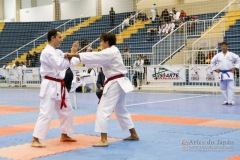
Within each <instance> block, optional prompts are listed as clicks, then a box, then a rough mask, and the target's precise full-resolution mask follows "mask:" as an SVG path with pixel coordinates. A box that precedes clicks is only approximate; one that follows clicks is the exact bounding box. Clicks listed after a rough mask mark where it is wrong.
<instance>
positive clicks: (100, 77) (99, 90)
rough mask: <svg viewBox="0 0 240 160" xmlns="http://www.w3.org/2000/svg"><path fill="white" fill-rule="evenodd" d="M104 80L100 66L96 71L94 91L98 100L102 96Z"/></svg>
mask: <svg viewBox="0 0 240 160" xmlns="http://www.w3.org/2000/svg"><path fill="white" fill-rule="evenodd" d="M104 81H105V75H104V74H103V71H102V68H100V71H99V72H98V78H97V91H96V95H97V97H98V99H99V100H100V99H101V97H102V93H103V85H104Z"/></svg>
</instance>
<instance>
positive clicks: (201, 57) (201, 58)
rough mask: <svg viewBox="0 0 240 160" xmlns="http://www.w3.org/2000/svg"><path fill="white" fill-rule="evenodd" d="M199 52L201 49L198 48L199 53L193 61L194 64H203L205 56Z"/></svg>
mask: <svg viewBox="0 0 240 160" xmlns="http://www.w3.org/2000/svg"><path fill="white" fill-rule="evenodd" d="M201 50H202V48H199V51H198V54H197V57H196V60H195V64H205V55H204V53H203V52H202V51H201Z"/></svg>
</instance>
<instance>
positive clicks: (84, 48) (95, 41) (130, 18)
mask: <svg viewBox="0 0 240 160" xmlns="http://www.w3.org/2000/svg"><path fill="white" fill-rule="evenodd" d="M142 11H144V9H142V10H141V11H139V12H137V13H136V14H135V15H133V16H132V17H130V19H132V18H135V17H136V16H137V15H138V14H139V13H141V12H142ZM134 24H135V23H134ZM121 25H122V23H120V24H119V25H118V26H116V27H115V28H113V29H111V30H110V31H108V32H107V33H110V32H112V31H114V30H115V29H117V28H118V27H120V26H121ZM99 39H100V38H97V39H95V40H94V41H92V42H91V43H89V44H88V45H86V46H85V47H83V48H81V49H80V50H79V51H78V53H80V52H81V51H83V50H84V49H86V48H88V47H89V46H90V45H92V44H93V43H95V42H96V41H98V40H99Z"/></svg>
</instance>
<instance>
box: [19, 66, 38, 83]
mask: <svg viewBox="0 0 240 160" xmlns="http://www.w3.org/2000/svg"><path fill="white" fill-rule="evenodd" d="M23 73H24V80H25V81H40V72H39V68H26V69H25V70H23Z"/></svg>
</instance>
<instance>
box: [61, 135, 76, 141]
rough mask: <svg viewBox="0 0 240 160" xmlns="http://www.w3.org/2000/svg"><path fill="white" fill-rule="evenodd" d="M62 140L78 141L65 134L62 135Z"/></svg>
mask: <svg viewBox="0 0 240 160" xmlns="http://www.w3.org/2000/svg"><path fill="white" fill-rule="evenodd" d="M60 142H77V140H76V139H73V138H71V137H69V136H68V135H66V134H65V135H62V136H61V139H60Z"/></svg>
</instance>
